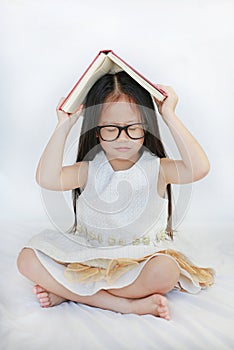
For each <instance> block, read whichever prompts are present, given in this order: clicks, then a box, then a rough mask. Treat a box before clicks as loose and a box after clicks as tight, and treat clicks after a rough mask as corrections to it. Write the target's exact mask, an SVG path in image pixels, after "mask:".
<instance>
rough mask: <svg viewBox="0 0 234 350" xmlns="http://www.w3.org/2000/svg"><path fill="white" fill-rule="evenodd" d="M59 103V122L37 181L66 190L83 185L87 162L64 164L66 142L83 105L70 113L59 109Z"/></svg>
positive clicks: (57, 189)
mask: <svg viewBox="0 0 234 350" xmlns="http://www.w3.org/2000/svg"><path fill="white" fill-rule="evenodd" d="M61 101H62V100H61ZM61 101H60V103H59V105H60V104H61ZM59 105H58V107H57V115H58V124H57V126H56V128H55V131H54V132H53V134H52V136H51V138H50V140H49V142H48V144H47V146H46V147H45V149H44V151H43V153H42V156H41V158H40V161H39V164H38V167H37V171H36V181H37V183H38V184H39V185H40V186H41V187H44V188H47V189H49V190H54V191H66V190H71V189H73V188H77V187H83V185H84V183H85V178H86V173H87V171H86V170H87V163H85V162H84V163H76V164H74V165H71V166H64V167H63V166H62V164H63V154H64V147H65V142H66V139H67V136H68V134H69V132H70V130H71V128H72V126H73V125H74V124H75V122H76V121H77V119H78V118H79V116H80V114H81V109H82V106H80V108H79V109H78V111H77V112H76V113H74V114H72V115H68V114H67V113H64V112H63V111H60V110H59Z"/></svg>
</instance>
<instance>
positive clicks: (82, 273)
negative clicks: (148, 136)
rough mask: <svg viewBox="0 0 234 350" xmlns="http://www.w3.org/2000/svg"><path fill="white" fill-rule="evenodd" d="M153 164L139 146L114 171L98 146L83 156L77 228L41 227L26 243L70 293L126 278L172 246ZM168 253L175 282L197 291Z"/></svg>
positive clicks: (121, 282) (94, 289)
mask: <svg viewBox="0 0 234 350" xmlns="http://www.w3.org/2000/svg"><path fill="white" fill-rule="evenodd" d="M159 166H160V158H158V157H157V156H155V155H152V154H151V153H150V152H148V151H144V153H143V154H142V156H141V157H140V158H139V160H138V161H137V162H136V163H135V164H134V165H133V166H132V167H131V168H129V169H127V170H121V171H114V170H113V168H112V166H111V164H110V163H109V161H108V160H107V158H106V155H105V153H104V151H101V152H99V153H98V154H97V155H96V156H95V158H94V159H93V160H92V161H90V162H89V170H88V180H87V184H86V187H85V189H84V191H83V192H82V193H81V195H80V196H79V198H78V201H77V224H78V225H77V230H76V231H75V232H71V233H62V232H59V231H56V230H45V231H42V232H40V233H39V234H37V235H36V236H34V237H33V238H32V239H31V240H30V241H29V242H28V244H27V246H26V247H28V248H32V249H33V250H34V251H35V253H36V255H37V257H38V258H39V260H40V262H41V263H42V264H43V266H44V267H45V268H46V269H47V270H48V272H49V273H50V274H51V275H52V276H53V277H54V278H55V279H56V280H57V281H58V282H59V283H60V284H62V285H63V286H65V287H66V288H67V289H69V290H71V291H72V292H74V293H76V294H79V295H92V294H94V293H96V292H97V291H99V290H101V289H105V290H107V289H110V288H121V287H124V286H127V285H129V284H131V283H132V282H133V281H134V280H135V279H136V278H137V277H138V275H139V274H140V272H141V270H142V269H143V267H144V265H145V264H146V263H147V261H148V260H149V259H151V258H152V257H153V256H157V255H160V254H162V253H160V251H163V250H165V249H173V250H174V249H176V246H177V244H176V242H175V241H171V240H170V239H167V238H166V237H167V236H166V234H165V229H166V226H167V206H168V199H166V198H165V199H163V198H162V197H160V196H159V195H158V192H157V182H158V173H159ZM168 256H169V257H170V258H171V259H173V260H174V261H175V262H176V263H177V265H178V267H179V268H180V271H181V274H180V280H179V284H178V285H179V286H180V287H182V288H183V289H184V290H186V291H188V292H190V293H197V292H198V291H200V289H201V287H200V284H199V282H198V281H197V280H196V279H194V278H193V277H192V276H191V275H190V274H189V273H188V272H187V271H186V270H185V269H183V268H182V267H181V266H180V265H179V264H178V262H177V261H176V260H175V259H174V258H173V257H172V256H170V255H168ZM90 267H91V268H92V269H90ZM107 270H108V272H109V275H108V274H107ZM90 271H91V272H90ZM90 273H91V274H90ZM108 276H109V277H108ZM110 276H111V277H110ZM86 277H87V278H86ZM175 287H176V286H175Z"/></svg>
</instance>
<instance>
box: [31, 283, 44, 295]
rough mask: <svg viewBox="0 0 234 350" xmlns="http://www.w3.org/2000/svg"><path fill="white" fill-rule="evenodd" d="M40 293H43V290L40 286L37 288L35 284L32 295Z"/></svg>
mask: <svg viewBox="0 0 234 350" xmlns="http://www.w3.org/2000/svg"><path fill="white" fill-rule="evenodd" d="M42 292H45V289H44V288H42V287H41V286H39V285H38V284H36V285H35V286H34V287H33V293H34V294H38V293H42Z"/></svg>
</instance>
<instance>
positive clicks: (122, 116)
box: [98, 95, 144, 161]
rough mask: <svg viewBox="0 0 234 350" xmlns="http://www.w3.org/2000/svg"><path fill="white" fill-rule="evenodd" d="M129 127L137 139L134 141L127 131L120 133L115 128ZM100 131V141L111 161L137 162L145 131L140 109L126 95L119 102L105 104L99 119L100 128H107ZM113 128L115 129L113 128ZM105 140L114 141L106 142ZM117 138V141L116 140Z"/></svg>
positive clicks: (130, 133) (129, 131) (131, 133)
mask: <svg viewBox="0 0 234 350" xmlns="http://www.w3.org/2000/svg"><path fill="white" fill-rule="evenodd" d="M131 124H135V125H132V126H129V128H128V129H127V130H128V133H129V135H130V136H133V137H136V138H137V139H132V138H131V137H129V136H128V135H127V132H126V129H125V130H121V132H120V135H119V137H118V138H116V137H117V135H118V133H119V131H118V129H116V128H115V126H120V127H124V126H128V125H131ZM107 125H110V127H108V128H104V129H103V128H101V130H99V136H98V137H99V141H100V143H101V146H102V148H103V150H104V151H105V153H106V155H107V157H108V159H109V160H111V159H123V160H127V159H128V160H129V159H131V160H132V161H136V160H137V159H138V158H139V151H140V149H141V147H142V145H143V143H144V130H143V125H142V119H141V116H140V112H139V109H138V108H137V105H136V104H135V103H134V102H131V101H130V100H129V97H128V96H126V95H121V96H120V98H119V99H118V101H117V102H108V101H107V102H106V103H104V104H103V107H102V111H101V114H100V118H99V123H98V126H107ZM111 126H113V127H111ZM100 134H101V136H104V137H103V138H104V139H107V140H111V139H114V140H113V141H104V140H103V139H102V138H101V137H100ZM115 138H116V139H115Z"/></svg>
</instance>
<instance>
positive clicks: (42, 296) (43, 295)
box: [37, 292, 48, 299]
mask: <svg viewBox="0 0 234 350" xmlns="http://www.w3.org/2000/svg"><path fill="white" fill-rule="evenodd" d="M37 297H38V299H41V298H48V293H47V292H43V293H38V294H37Z"/></svg>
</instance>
